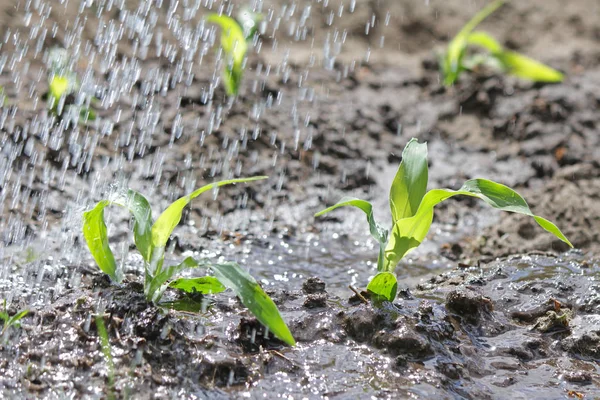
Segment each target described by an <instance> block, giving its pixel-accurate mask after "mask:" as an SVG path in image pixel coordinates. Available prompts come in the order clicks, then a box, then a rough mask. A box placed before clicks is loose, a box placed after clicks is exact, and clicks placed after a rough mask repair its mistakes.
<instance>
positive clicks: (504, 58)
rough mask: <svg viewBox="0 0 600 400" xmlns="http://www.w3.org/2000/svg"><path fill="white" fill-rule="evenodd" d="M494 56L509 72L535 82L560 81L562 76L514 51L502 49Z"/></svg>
mask: <svg viewBox="0 0 600 400" xmlns="http://www.w3.org/2000/svg"><path fill="white" fill-rule="evenodd" d="M496 57H497V58H498V59H499V60H500V62H501V63H502V65H503V66H504V68H505V69H506V71H507V72H508V73H509V74H512V75H515V76H517V77H519V78H524V79H529V80H532V81H535V82H562V80H563V78H564V76H563V74H562V73H560V72H559V71H557V70H555V69H553V68H550V67H548V66H546V65H544V64H542V63H541V62H539V61H536V60H534V59H532V58H529V57H527V56H524V55H522V54H519V53H517V52H515V51H504V52H502V53H500V54H497V55H496Z"/></svg>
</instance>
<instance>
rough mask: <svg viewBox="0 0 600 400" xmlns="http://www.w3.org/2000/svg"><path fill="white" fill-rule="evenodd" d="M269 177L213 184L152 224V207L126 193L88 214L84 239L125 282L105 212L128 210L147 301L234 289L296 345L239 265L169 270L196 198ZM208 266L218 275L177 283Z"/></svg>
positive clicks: (185, 264)
mask: <svg viewBox="0 0 600 400" xmlns="http://www.w3.org/2000/svg"><path fill="white" fill-rule="evenodd" d="M266 178H267V177H266V176H256V177H252V178H241V179H230V180H225V181H220V182H214V183H211V184H209V185H206V186H203V187H201V188H200V189H197V190H195V191H194V192H192V193H190V194H188V195H186V196H183V197H181V198H179V199H177V200H175V201H174V202H173V203H172V204H171V205H170V206H169V207H167V209H166V210H164V211H163V213H162V214H161V215H160V216H159V217H158V218H157V219H156V221H154V223H153V222H152V210H151V208H150V203H149V202H148V200H146V198H145V197H144V196H142V195H141V194H140V193H138V192H136V191H133V190H129V191H128V192H127V193H126V194H116V195H114V196H112V197H111V198H110V199H108V200H102V201H100V202H99V203H98V204H96V206H95V207H94V208H93V209H91V210H89V211H86V212H84V213H83V236H84V238H85V241H86V243H87V246H88V248H89V249H90V252H91V253H92V256H93V257H94V259H95V260H96V263H97V264H98V266H99V267H100V269H101V270H102V271H103V272H104V273H106V274H108V276H110V278H111V279H112V280H113V281H115V282H121V280H122V279H123V274H122V272H121V271H120V269H118V268H117V264H116V262H115V258H114V256H113V253H112V251H111V249H110V247H109V243H108V233H107V229H106V224H105V223H104V208H105V207H106V206H108V205H112V204H115V205H119V206H122V207H125V208H127V209H128V210H129V212H130V213H131V214H132V216H133V220H134V225H133V234H134V235H133V236H134V242H135V245H136V247H137V249H138V251H139V252H140V253H141V255H142V258H143V259H144V267H145V274H144V294H145V296H146V299H147V300H148V301H152V302H154V303H159V301H160V299H161V297H162V295H163V293H164V291H165V290H166V289H167V288H168V287H171V288H174V289H178V290H182V291H184V292H188V293H201V294H215V293H219V292H222V291H223V290H225V288H229V289H232V290H233V291H234V293H235V294H236V295H237V296H238V297H239V298H240V300H241V302H242V304H244V305H245V306H246V307H248V309H249V310H250V311H251V312H252V313H253V314H254V315H255V316H256V318H257V319H258V320H259V321H260V322H261V323H263V324H264V325H265V326H267V327H268V329H269V330H270V331H271V332H273V333H274V334H275V335H276V336H277V337H278V338H279V339H281V340H282V341H284V342H285V343H287V344H289V345H292V346H293V345H294V344H295V341H294V338H293V337H292V334H291V333H290V331H289V329H288V327H287V325H286V324H285V322H284V321H283V319H282V318H281V315H280V314H279V310H278V309H277V306H276V305H275V303H273V300H271V298H270V297H269V296H267V294H266V293H265V292H264V291H263V290H262V288H261V287H260V285H259V284H258V283H257V282H256V280H255V279H254V278H253V277H252V276H250V275H249V274H248V273H247V272H245V271H244V270H243V269H242V268H241V267H240V266H239V265H238V264H237V263H234V262H225V263H212V262H211V261H210V260H207V259H200V260H195V259H193V258H191V257H188V258H186V259H185V260H183V261H182V262H181V263H180V264H179V265H172V266H169V267H165V266H164V265H163V263H164V259H165V247H166V245H167V241H168V240H169V237H170V236H171V233H172V232H173V230H174V229H175V227H176V226H177V225H178V224H179V221H180V220H181V214H182V212H183V209H184V207H185V206H187V205H188V204H189V203H190V202H191V201H192V200H193V199H194V198H196V197H198V196H199V195H201V194H202V193H204V192H206V191H209V190H211V189H214V188H216V187H219V186H224V185H229V184H234V183H243V182H251V181H256V180H260V179H266ZM198 267H203V268H207V269H209V270H210V271H212V274H213V276H210V275H209V276H205V277H202V278H176V279H174V278H175V277H176V275H177V274H179V273H180V272H181V271H183V270H184V269H188V268H198Z"/></svg>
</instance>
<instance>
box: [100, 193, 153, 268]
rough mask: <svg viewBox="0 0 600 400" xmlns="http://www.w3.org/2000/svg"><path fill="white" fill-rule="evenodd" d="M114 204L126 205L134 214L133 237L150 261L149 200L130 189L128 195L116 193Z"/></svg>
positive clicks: (150, 210) (113, 197) (150, 226)
mask: <svg viewBox="0 0 600 400" xmlns="http://www.w3.org/2000/svg"><path fill="white" fill-rule="evenodd" d="M110 201H111V203H112V204H116V205H119V206H121V207H125V208H127V209H128V210H129V212H130V213H131V214H132V215H133V238H134V241H135V246H136V247H137V249H138V251H139V252H140V253H141V254H142V257H144V260H146V261H150V256H151V254H152V231H151V229H152V209H151V208H150V203H149V202H148V200H147V199H146V198H145V197H144V196H143V195H142V194H141V193H139V192H136V191H135V190H131V189H129V190H128V191H127V194H126V195H122V194H115V195H113V196H112V197H111V199H110Z"/></svg>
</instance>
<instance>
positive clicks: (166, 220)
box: [152, 176, 268, 247]
mask: <svg viewBox="0 0 600 400" xmlns="http://www.w3.org/2000/svg"><path fill="white" fill-rule="evenodd" d="M267 178H268V177H267V176H254V177H251V178H239V179H228V180H225V181H219V182H213V183H211V184H208V185H205V186H202V187H201V188H200V189H197V190H195V191H194V192H192V193H190V194H188V195H187V196H183V197H181V198H179V199H177V200H175V201H174V202H173V203H172V204H171V205H170V206H169V207H167V209H166V210H165V211H163V213H162V214H161V215H160V216H159V217H158V218H157V219H156V222H155V223H154V225H153V226H152V245H153V246H154V247H164V246H165V245H166V244H167V241H168V240H169V237H170V236H171V233H173V229H175V227H176V226H177V225H178V224H179V221H181V213H182V212H183V208H184V207H185V206H187V205H188V204H189V203H190V201H192V200H193V199H195V198H196V197H198V196H200V195H201V194H202V193H204V192H206V191H207V190H211V189H214V188H216V187H219V186H224V185H230V184H234V183H243V182H252V181H257V180H261V179H267Z"/></svg>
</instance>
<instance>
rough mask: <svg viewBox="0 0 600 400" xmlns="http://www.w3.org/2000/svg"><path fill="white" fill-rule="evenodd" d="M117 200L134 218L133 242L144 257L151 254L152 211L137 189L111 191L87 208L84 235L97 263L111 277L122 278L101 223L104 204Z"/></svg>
mask: <svg viewBox="0 0 600 400" xmlns="http://www.w3.org/2000/svg"><path fill="white" fill-rule="evenodd" d="M111 204H116V205H119V206H122V207H126V208H127V209H128V210H129V212H130V213H131V214H132V215H133V219H134V226H133V231H134V239H135V244H136V247H137V248H138V250H139V251H140V253H141V254H142V256H143V257H144V259H145V260H149V259H150V257H151V252H152V248H151V231H150V227H151V226H152V211H151V209H150V204H149V203H148V200H146V198H145V197H144V196H142V195H141V194H140V193H138V192H135V191H133V190H129V191H128V192H127V194H126V195H120V194H117V195H114V196H113V197H112V198H111V199H110V200H102V201H100V202H98V204H96V206H95V207H94V208H93V209H91V210H90V211H86V212H84V213H83V236H84V238H85V242H86V243H87V246H88V248H89V250H90V253H92V256H93V257H94V260H96V263H97V264H98V267H100V270H102V271H103V272H104V273H106V274H107V275H108V276H109V277H110V278H111V279H112V280H113V281H115V282H120V281H121V279H122V276H121V273H120V271H117V265H116V262H115V258H114V255H113V253H112V251H111V249H110V246H109V243H108V232H107V229H106V224H105V223H104V208H105V207H106V206H108V205H111Z"/></svg>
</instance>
